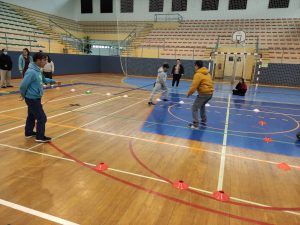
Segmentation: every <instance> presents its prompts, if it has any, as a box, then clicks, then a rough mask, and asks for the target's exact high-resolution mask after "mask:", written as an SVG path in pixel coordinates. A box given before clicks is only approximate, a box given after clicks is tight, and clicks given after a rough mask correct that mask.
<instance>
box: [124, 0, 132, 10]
mask: <svg viewBox="0 0 300 225" xmlns="http://www.w3.org/2000/svg"><path fill="white" fill-rule="evenodd" d="M132 12H133V0H121V13H132Z"/></svg>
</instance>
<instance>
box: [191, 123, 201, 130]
mask: <svg viewBox="0 0 300 225" xmlns="http://www.w3.org/2000/svg"><path fill="white" fill-rule="evenodd" d="M188 127H189V128H191V129H198V128H199V127H198V126H196V125H194V124H193V123H189V124H188Z"/></svg>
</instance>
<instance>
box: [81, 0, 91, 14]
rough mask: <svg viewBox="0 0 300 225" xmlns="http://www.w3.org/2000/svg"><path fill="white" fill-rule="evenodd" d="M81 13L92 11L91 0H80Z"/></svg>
mask: <svg viewBox="0 0 300 225" xmlns="http://www.w3.org/2000/svg"><path fill="white" fill-rule="evenodd" d="M81 13H93V0H81Z"/></svg>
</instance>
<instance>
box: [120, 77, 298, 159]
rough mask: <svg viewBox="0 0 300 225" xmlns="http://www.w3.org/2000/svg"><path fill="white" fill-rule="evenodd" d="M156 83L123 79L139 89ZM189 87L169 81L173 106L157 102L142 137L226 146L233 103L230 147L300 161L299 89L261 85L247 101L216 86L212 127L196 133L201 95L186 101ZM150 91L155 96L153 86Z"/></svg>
mask: <svg viewBox="0 0 300 225" xmlns="http://www.w3.org/2000/svg"><path fill="white" fill-rule="evenodd" d="M154 81H155V79H154V78H126V79H124V82H125V83H128V84H131V85H135V86H136V87H143V86H145V85H147V84H151V83H153V82H154ZM190 83H191V82H190V81H181V83H180V85H179V87H178V88H172V87H171V83H170V81H169V80H168V86H169V87H170V88H169V90H170V96H169V98H170V101H168V102H157V105H155V106H154V107H153V111H152V112H151V114H150V115H149V117H148V118H147V121H145V123H144V126H143V127H142V131H143V132H149V133H155V134H160V135H167V136H173V137H178V138H184V139H191V140H196V141H201V142H210V143H215V144H223V140H224V131H225V121H226V114H227V108H228V101H230V104H229V105H230V106H229V120H228V124H229V125H228V136H227V145H228V146H234V147H240V148H245V149H252V150H257V151H263V152H270V153H275V154H282V155H288V156H296V157H300V141H298V140H297V139H296V133H297V132H299V131H300V128H299V121H300V90H299V89H291V88H274V87H261V86H259V87H258V89H257V90H256V91H255V88H254V87H249V90H248V92H247V94H246V96H245V97H241V96H232V95H231V90H232V88H233V87H232V86H231V85H229V84H221V83H217V84H215V93H214V97H213V99H212V100H211V101H210V102H209V106H207V107H206V110H207V115H208V124H207V126H202V127H200V128H199V130H192V129H190V128H188V127H187V124H188V123H189V122H191V121H192V115H191V107H192V104H193V101H194V99H195V96H196V94H194V96H192V97H190V98H186V95H185V93H186V92H187V90H188V89H189V86H190ZM146 89H147V90H149V91H150V90H151V89H152V85H149V86H148V87H146ZM149 95H150V92H149ZM229 98H230V99H229ZM180 101H183V102H184V103H183V104H180V103H179V102H180ZM258 110H259V111H258ZM225 138H226V136H225Z"/></svg>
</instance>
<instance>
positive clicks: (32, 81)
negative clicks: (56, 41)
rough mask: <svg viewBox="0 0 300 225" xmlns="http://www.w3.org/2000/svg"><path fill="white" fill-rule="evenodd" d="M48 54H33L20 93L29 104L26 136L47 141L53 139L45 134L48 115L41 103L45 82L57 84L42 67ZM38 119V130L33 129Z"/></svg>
mask: <svg viewBox="0 0 300 225" xmlns="http://www.w3.org/2000/svg"><path fill="white" fill-rule="evenodd" d="M46 57H47V56H46V55H45V54H44V53H41V52H38V53H36V54H34V56H33V63H30V64H29V66H28V70H27V71H26V73H25V76H24V79H23V80H22V82H21V84H20V93H21V96H22V98H23V99H25V102H26V104H27V106H28V115H27V120H26V125H25V137H26V138H31V137H33V136H36V139H35V141H36V142H40V143H47V142H50V141H51V138H50V137H46V136H45V125H46V122H47V116H46V114H45V112H44V110H43V105H42V103H41V99H42V96H43V94H44V89H43V84H55V83H56V82H55V80H52V79H49V78H45V77H44V76H43V74H42V72H41V69H42V68H43V67H44V66H45V64H46V63H47V60H46ZM35 120H36V121H37V126H36V132H34V131H33V128H34V126H35Z"/></svg>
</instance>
